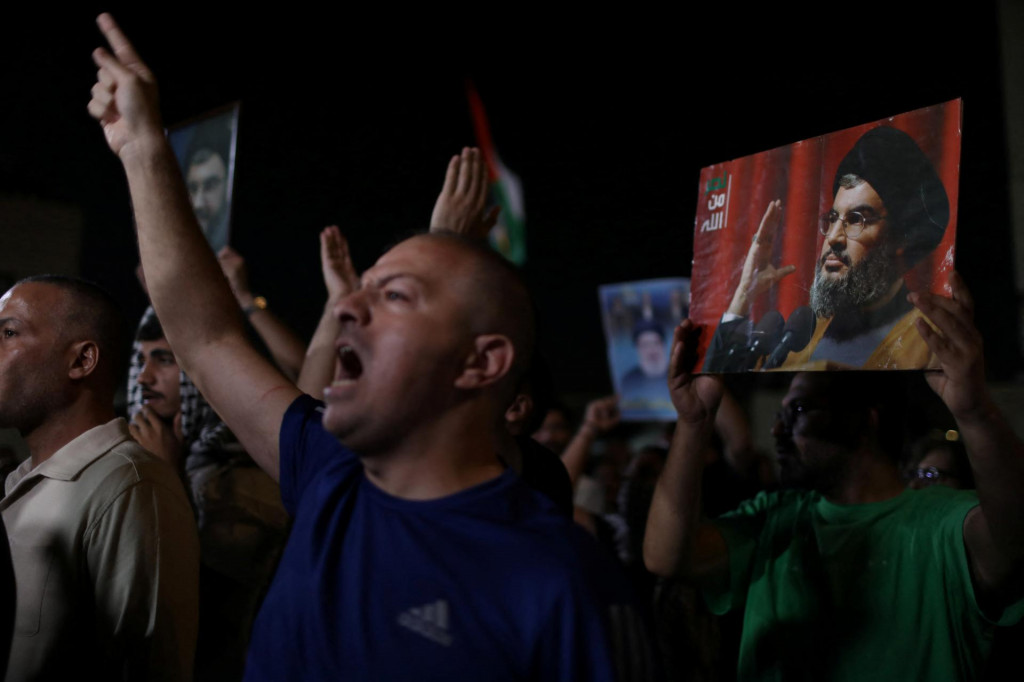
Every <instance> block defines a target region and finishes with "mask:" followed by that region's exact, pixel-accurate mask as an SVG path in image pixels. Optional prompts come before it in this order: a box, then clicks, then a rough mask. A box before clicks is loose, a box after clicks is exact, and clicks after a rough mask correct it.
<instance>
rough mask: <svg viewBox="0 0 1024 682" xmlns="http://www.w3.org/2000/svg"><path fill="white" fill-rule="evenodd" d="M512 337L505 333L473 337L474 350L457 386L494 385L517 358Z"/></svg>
mask: <svg viewBox="0 0 1024 682" xmlns="http://www.w3.org/2000/svg"><path fill="white" fill-rule="evenodd" d="M515 356H516V353H515V348H513V347H512V339H510V338H508V337H507V336H505V335H504V334H481V335H480V336H477V337H476V338H475V339H473V350H472V352H471V353H470V354H469V357H467V358H466V365H465V367H463V369H462V374H460V375H459V376H458V377H456V378H455V387H456V388H464V389H474V388H484V387H486V386H492V385H493V384H495V383H497V382H498V381H501V379H502V378H503V377H504V376H505V375H506V374H508V373H509V371H511V369H512V362H513V361H514V360H515Z"/></svg>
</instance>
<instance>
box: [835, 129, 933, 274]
mask: <svg viewBox="0 0 1024 682" xmlns="http://www.w3.org/2000/svg"><path fill="white" fill-rule="evenodd" d="M851 173H852V174H853V175H857V176H859V177H861V178H863V179H864V180H866V181H867V182H868V184H870V185H871V187H872V188H874V190H875V192H877V193H878V196H879V197H880V198H881V199H882V203H884V204H885V210H886V211H887V212H888V214H889V223H890V224H891V225H892V226H893V227H894V228H895V229H896V230H898V231H899V242H900V243H901V244H902V245H903V247H904V252H903V253H904V257H905V259H906V262H907V265H908V266H911V265H914V264H915V263H917V262H918V261H919V260H921V259H922V258H924V257H925V256H926V255H928V254H929V253H931V251H932V250H933V249H935V247H936V246H938V244H939V242H940V241H942V235H943V234H944V233H945V231H946V224H947V223H948V222H949V197H948V196H946V188H945V187H943V186H942V181H941V180H940V179H939V174H938V173H936V172H935V167H934V166H932V163H931V161H929V160H928V157H927V156H925V155H924V152H922V151H921V148H920V147H918V146H917V143H916V142H914V140H913V138H911V137H910V135H907V134H906V133H905V132H903V131H902V130H896V129H895V128H889V127H885V126H883V127H880V128H874V129H872V130H869V131H868V132H866V133H864V134H863V135H862V136H861V138H860V139H859V140H857V144H855V145H853V149H851V150H850V152H849V153H848V154H847V155H846V156H845V157H843V160H842V161H841V162H840V163H839V169H838V170H837V171H836V177H835V181H834V182H833V183H832V196H835V195H836V193H837V192H838V191H839V179H840V178H842V177H843V176H844V175H848V174H851Z"/></svg>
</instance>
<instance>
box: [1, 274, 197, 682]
mask: <svg viewBox="0 0 1024 682" xmlns="http://www.w3.org/2000/svg"><path fill="white" fill-rule="evenodd" d="M122 328H123V325H122V322H121V320H120V315H119V313H118V311H117V307H116V305H115V304H114V303H113V301H112V300H111V299H110V298H109V296H108V295H107V294H105V293H104V292H103V291H102V290H100V289H98V288H97V287H95V286H94V285H91V284H88V283H86V282H83V281H81V280H77V279H72V278H66V277H59V276H52V275H47V276H42V277H38V278H30V279H28V280H22V281H21V282H19V283H18V284H16V285H15V286H14V287H13V288H12V289H11V290H10V291H8V292H7V293H6V294H5V295H4V296H3V297H2V298H0V426H4V427H13V428H17V429H18V430H19V431H20V432H21V435H22V437H23V438H24V439H25V442H26V443H27V444H28V448H29V452H30V457H29V459H27V460H25V461H24V462H23V463H22V464H21V466H20V467H18V469H17V470H16V471H14V472H13V473H12V474H11V475H10V477H9V478H8V479H7V484H6V497H5V498H4V499H3V500H2V501H0V513H2V515H3V520H4V523H5V525H6V526H7V532H8V535H9V538H10V545H11V555H12V559H13V562H14V573H15V581H16V583H17V611H16V616H15V625H14V637H13V641H12V645H11V655H10V662H9V665H8V669H7V679H8V680H26V679H68V678H70V676H71V675H75V676H76V677H79V676H82V675H83V674H84V675H85V677H88V678H92V679H105V680H116V679H132V680H137V679H166V680H185V679H189V678H190V677H191V673H192V659H193V655H194V652H195V644H196V627H197V608H198V603H197V600H198V596H197V595H198V585H197V583H198V540H197V537H196V530H195V522H194V520H193V517H192V511H191V509H190V508H189V504H188V500H187V498H186V497H185V491H184V488H183V486H182V484H181V481H180V480H179V479H178V478H177V476H176V474H175V472H174V470H173V469H172V468H171V467H169V466H168V465H167V464H166V463H164V462H162V461H160V460H158V459H157V458H155V457H154V456H152V455H150V454H149V453H148V452H146V451H145V450H143V449H142V448H141V446H139V445H138V444H137V443H135V442H134V441H133V440H132V439H131V437H130V435H129V433H128V428H127V425H126V423H125V422H124V420H122V419H116V418H115V416H114V411H113V396H114V391H115V387H116V385H117V379H118V374H119V365H120V363H119V362H118V359H117V356H118V353H117V351H118V349H119V348H120V339H119V337H120V333H121V330H122Z"/></svg>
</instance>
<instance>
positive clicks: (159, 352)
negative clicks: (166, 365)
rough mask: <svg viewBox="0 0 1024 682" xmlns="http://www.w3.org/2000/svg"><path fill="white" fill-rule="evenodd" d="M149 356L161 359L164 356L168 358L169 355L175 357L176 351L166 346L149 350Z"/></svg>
mask: <svg viewBox="0 0 1024 682" xmlns="http://www.w3.org/2000/svg"><path fill="white" fill-rule="evenodd" d="M149 357H151V358H160V359H164V358H168V357H169V358H173V357H174V351H169V350H167V349H166V348H154V349H153V350H151V351H149Z"/></svg>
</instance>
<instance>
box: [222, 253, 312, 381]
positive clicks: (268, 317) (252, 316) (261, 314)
mask: <svg viewBox="0 0 1024 682" xmlns="http://www.w3.org/2000/svg"><path fill="white" fill-rule="evenodd" d="M217 260H218V262H220V267H221V269H222V270H223V271H224V276H225V277H227V279H228V284H229V285H230V286H231V292H232V293H233V294H234V295H235V300H236V301H238V305H239V306H240V307H241V308H242V310H244V311H246V314H247V315H248V316H249V323H250V324H251V325H252V326H253V329H255V330H256V333H257V334H259V335H260V338H261V339H263V343H265V344H266V345H267V350H269V351H270V355H271V357H273V358H274V362H275V363H277V366H278V368H280V370H281V371H282V372H284V373H285V375H286V376H287V377H288V378H289V379H292V380H294V379H296V378H298V376H299V370H300V369H301V368H302V359H303V357H304V356H305V354H306V346H305V345H304V344H303V343H302V341H301V340H300V339H299V337H298V336H296V335H295V332H293V331H292V330H291V329H289V328H288V326H287V325H286V324H285V323H284V322H282V321H281V320H280V319H278V317H277V315H275V314H274V313H272V312H271V311H270V310H269V309H267V308H260V307H257V306H256V305H255V303H256V297H255V296H253V293H252V290H251V289H250V288H249V270H248V268H247V267H246V265H245V259H244V258H242V255H241V254H240V253H238V252H237V251H235V250H234V249H232V248H231V247H230V246H225V247H224V248H223V249H221V250H220V253H218V254H217Z"/></svg>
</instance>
